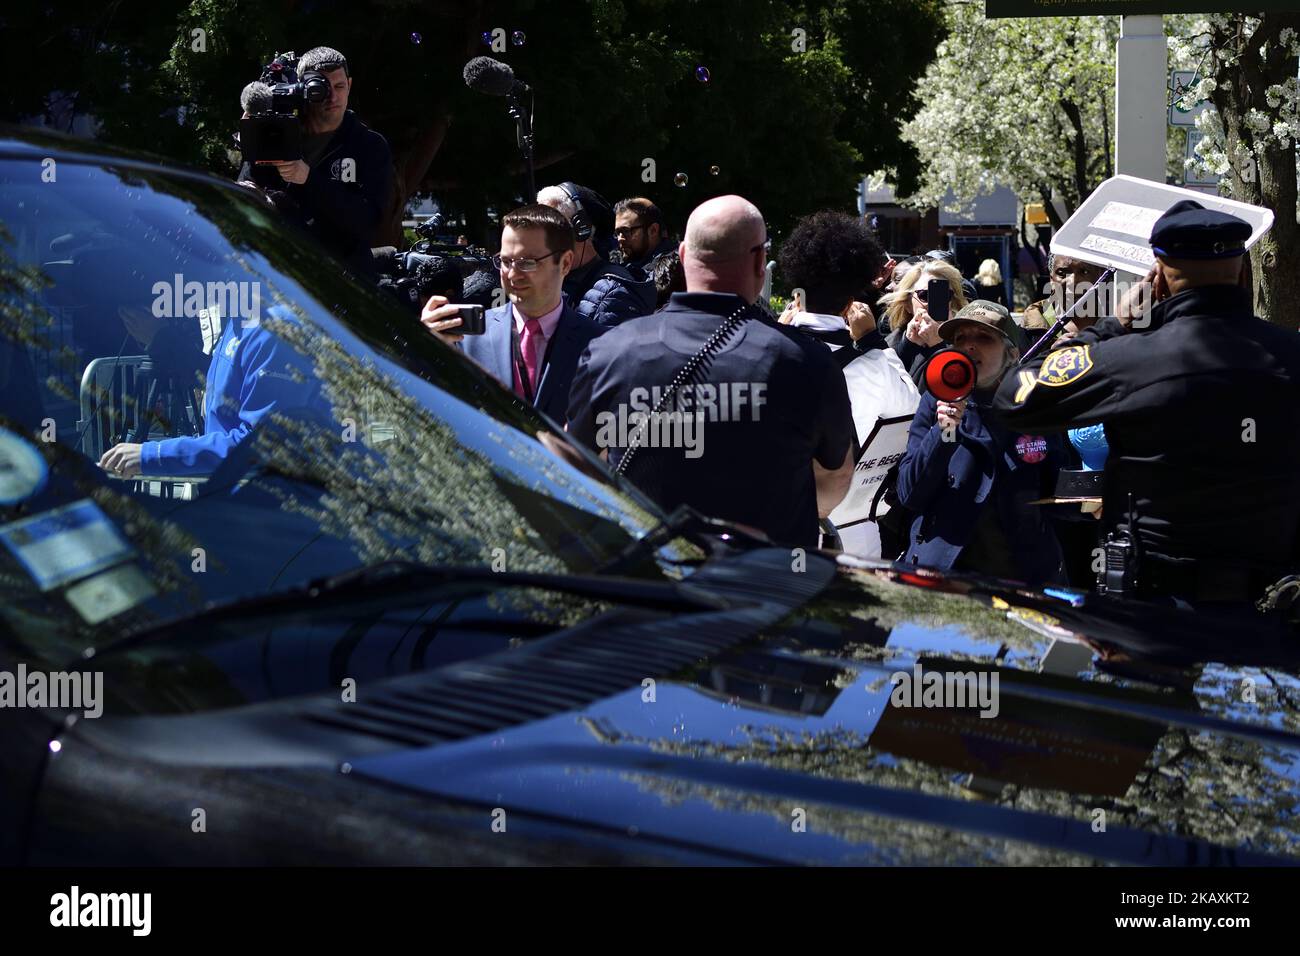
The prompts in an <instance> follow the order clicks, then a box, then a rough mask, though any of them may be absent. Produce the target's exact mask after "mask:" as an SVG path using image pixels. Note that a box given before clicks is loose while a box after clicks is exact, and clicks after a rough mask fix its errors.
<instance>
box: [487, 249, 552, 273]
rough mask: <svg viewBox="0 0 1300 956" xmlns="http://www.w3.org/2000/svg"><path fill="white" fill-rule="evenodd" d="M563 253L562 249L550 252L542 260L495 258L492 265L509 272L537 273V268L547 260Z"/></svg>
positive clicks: (512, 257) (511, 257)
mask: <svg viewBox="0 0 1300 956" xmlns="http://www.w3.org/2000/svg"><path fill="white" fill-rule="evenodd" d="M563 253H564V250H563V249H560V250H559V251H557V252H548V253H547V254H546V255H544V256H542V257H541V258H540V259H519V258H515V257H514V256H493V257H492V264H493V265H494V266H496V267H497V268H498V269H505V270H506V271H507V272H509V271H510V270H511V269H518V270H519V271H520V272H536V271H537V267H538V266H540V265H541V264H542V263H543V262H545V261H546V260H547V259H549V258H551V257H552V256H558V255H562V254H563Z"/></svg>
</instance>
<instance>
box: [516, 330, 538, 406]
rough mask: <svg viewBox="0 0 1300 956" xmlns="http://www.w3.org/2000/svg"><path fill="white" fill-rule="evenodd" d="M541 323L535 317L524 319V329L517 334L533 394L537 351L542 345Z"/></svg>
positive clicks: (535, 388) (534, 391)
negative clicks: (521, 332)
mask: <svg viewBox="0 0 1300 956" xmlns="http://www.w3.org/2000/svg"><path fill="white" fill-rule="evenodd" d="M542 342H543V340H542V323H541V322H539V321H538V320H537V319H525V320H524V331H523V334H522V335H520V336H519V350H520V351H521V352H523V353H524V368H526V369H527V370H528V386H529V389H528V390H529V391H530V392H532V393H533V396H534V397H536V395H537V367H538V365H540V364H541V363H540V362H539V361H538V358H537V353H538V352H540V351H541V346H542Z"/></svg>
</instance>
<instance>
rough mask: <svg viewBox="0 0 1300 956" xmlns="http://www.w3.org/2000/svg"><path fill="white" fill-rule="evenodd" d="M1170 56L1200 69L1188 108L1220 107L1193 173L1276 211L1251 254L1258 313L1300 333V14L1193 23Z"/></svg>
mask: <svg viewBox="0 0 1300 956" xmlns="http://www.w3.org/2000/svg"><path fill="white" fill-rule="evenodd" d="M1169 50H1170V60H1171V65H1174V66H1177V67H1179V68H1181V69H1194V70H1196V71H1197V78H1198V79H1197V82H1195V83H1194V84H1193V85H1192V87H1191V88H1190V89H1189V90H1188V92H1187V94H1186V96H1185V97H1184V105H1185V106H1191V105H1192V104H1193V103H1194V102H1196V101H1197V100H1199V99H1208V100H1209V101H1210V102H1211V103H1213V104H1214V107H1215V108H1214V110H1213V111H1207V112H1205V113H1203V114H1201V116H1199V117H1198V118H1197V124H1196V125H1197V128H1198V129H1199V130H1200V131H1201V132H1202V133H1203V134H1204V138H1203V139H1202V140H1201V142H1200V143H1198V144H1197V147H1196V159H1195V160H1194V161H1193V163H1194V165H1195V166H1196V167H1199V169H1200V170H1202V171H1205V170H1208V171H1209V172H1213V173H1217V174H1219V175H1220V176H1222V177H1223V180H1222V188H1223V189H1224V191H1225V192H1227V193H1228V194H1229V195H1231V196H1232V197H1233V198H1235V199H1240V200H1242V201H1243V202H1248V203H1253V204H1255V205H1257V206H1266V207H1268V208H1269V209H1271V210H1273V215H1274V217H1275V220H1274V224H1273V228H1272V230H1271V231H1270V232H1268V233H1267V234H1266V235H1265V236H1264V237H1263V238H1262V239H1261V240H1260V241H1259V242H1258V243H1256V244H1255V246H1254V247H1253V248H1252V249H1251V251H1250V260H1251V267H1252V268H1251V271H1252V274H1253V280H1254V287H1255V288H1254V291H1255V310H1256V311H1257V312H1258V313H1259V314H1260V315H1261V316H1263V317H1264V318H1267V319H1270V320H1271V321H1273V322H1277V323H1278V324H1280V325H1285V326H1287V327H1289V328H1293V329H1294V328H1297V327H1300V310H1298V309H1297V305H1296V304H1297V303H1300V222H1298V220H1300V190H1298V188H1297V184H1298V182H1300V165H1298V162H1300V161H1298V159H1297V152H1296V150H1297V145H1298V144H1297V139H1298V138H1300V82H1298V81H1297V74H1298V73H1300V13H1265V14H1261V15H1260V16H1257V17H1256V16H1247V15H1246V14H1214V15H1211V16H1207V17H1199V18H1194V19H1193V18H1187V22H1186V24H1185V25H1184V26H1183V27H1182V28H1181V29H1179V30H1178V35H1176V36H1171V37H1170V38H1169Z"/></svg>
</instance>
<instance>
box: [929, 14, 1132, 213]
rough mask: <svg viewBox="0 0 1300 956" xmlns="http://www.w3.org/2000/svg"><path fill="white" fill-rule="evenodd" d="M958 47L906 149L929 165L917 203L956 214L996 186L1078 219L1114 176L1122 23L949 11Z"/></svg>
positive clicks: (947, 51)
mask: <svg viewBox="0 0 1300 956" xmlns="http://www.w3.org/2000/svg"><path fill="white" fill-rule="evenodd" d="M947 15H948V25H949V29H950V31H951V32H950V35H949V37H948V39H947V40H945V41H944V43H943V45H942V46H941V47H940V50H939V57H938V59H936V60H935V61H934V63H932V64H931V65H930V68H929V70H928V71H927V72H926V75H925V77H924V79H922V81H921V83H920V88H919V92H920V95H921V99H922V102H923V104H924V106H923V108H922V109H921V110H920V112H918V113H917V115H916V117H915V118H914V119H913V120H912V121H911V122H909V123H908V124H907V125H906V126H905V127H904V137H905V138H906V139H907V140H908V141H909V142H910V143H911V144H912V145H913V146H915V147H916V149H917V151H918V152H919V154H920V155H921V157H922V159H923V161H924V164H925V173H924V175H923V177H922V179H921V183H920V188H919V189H918V190H917V191H916V192H915V193H914V194H913V195H912V196H911V197H910V199H911V201H912V202H913V203H914V204H916V205H918V206H923V207H934V206H937V205H939V204H940V202H941V201H942V200H943V197H944V195H945V193H946V192H947V191H948V189H950V188H951V189H952V190H953V193H954V194H955V196H956V198H957V200H958V202H959V203H963V202H966V201H969V200H971V199H973V198H974V197H976V196H978V195H982V194H986V193H989V192H992V190H993V188H994V187H995V186H996V185H998V184H999V183H1004V184H1006V185H1008V186H1010V187H1011V188H1012V189H1014V190H1015V191H1016V192H1017V193H1018V194H1019V196H1020V198H1021V199H1022V200H1023V201H1025V202H1042V203H1045V204H1046V207H1047V209H1048V215H1049V216H1051V217H1052V218H1053V220H1054V224H1055V225H1060V222H1059V221H1056V220H1057V218H1058V217H1057V213H1056V210H1055V209H1054V208H1053V205H1052V202H1051V199H1052V197H1053V196H1055V197H1056V198H1058V199H1060V200H1061V201H1062V202H1063V203H1064V205H1065V208H1066V211H1067V213H1069V212H1073V211H1074V209H1075V208H1077V207H1078V205H1079V203H1081V202H1082V201H1083V200H1084V199H1085V198H1086V197H1087V196H1088V194H1089V193H1090V192H1092V190H1093V189H1095V188H1096V187H1097V185H1098V184H1100V183H1101V182H1102V181H1103V180H1105V179H1106V178H1107V177H1108V176H1110V175H1111V174H1112V173H1113V166H1112V160H1111V155H1112V153H1111V150H1112V144H1113V141H1114V129H1115V115H1114V114H1115V43H1116V41H1117V40H1118V39H1119V20H1118V18H1116V17H1025V18H1018V19H995V20H987V19H985V17H984V5H983V3H950V4H948V6H947Z"/></svg>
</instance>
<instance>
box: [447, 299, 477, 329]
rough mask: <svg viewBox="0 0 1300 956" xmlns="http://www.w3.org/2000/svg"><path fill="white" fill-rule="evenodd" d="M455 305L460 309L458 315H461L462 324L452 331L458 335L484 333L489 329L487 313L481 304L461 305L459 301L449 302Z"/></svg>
mask: <svg viewBox="0 0 1300 956" xmlns="http://www.w3.org/2000/svg"><path fill="white" fill-rule="evenodd" d="M448 304H449V305H455V306H456V308H457V309H458V310H459V311H457V313H456V314H457V315H458V316H460V325H458V326H457V327H456V328H454V329H451V330H450V331H452V332H455V333H456V334H457V335H482V334H483V333H484V332H486V331H487V318H486V313H485V312H484V311H483V306H481V305H460V304H457V303H454V302H452V303H448Z"/></svg>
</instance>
